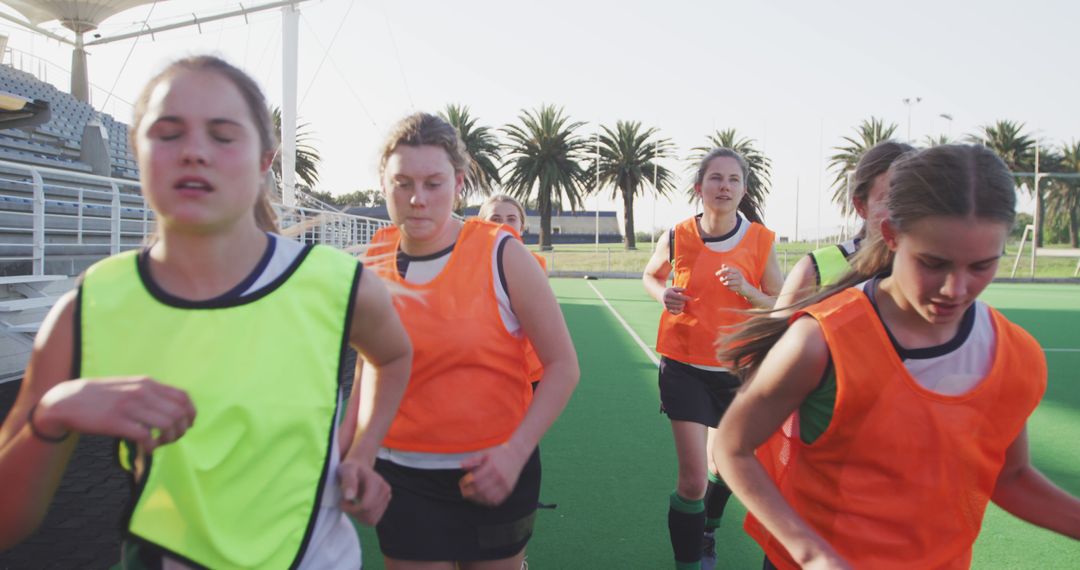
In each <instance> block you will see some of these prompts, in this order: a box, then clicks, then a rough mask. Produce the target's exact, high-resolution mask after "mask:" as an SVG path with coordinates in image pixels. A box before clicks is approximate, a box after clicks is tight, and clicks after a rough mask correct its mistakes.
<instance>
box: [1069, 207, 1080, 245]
mask: <svg viewBox="0 0 1080 570" xmlns="http://www.w3.org/2000/svg"><path fill="white" fill-rule="evenodd" d="M1078 217H1080V216H1077V211H1076V210H1069V247H1072V248H1076V247H1080V244H1078V243H1077V242H1078V239H1080V236H1077V230H1078V229H1080V227H1078V226H1080V219H1077V218H1078Z"/></svg>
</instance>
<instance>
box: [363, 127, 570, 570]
mask: <svg viewBox="0 0 1080 570" xmlns="http://www.w3.org/2000/svg"><path fill="white" fill-rule="evenodd" d="M468 164H469V157H468V154H467V153H466V152H465V149H464V145H463V144H462V142H461V140H460V138H459V137H458V134H457V131H455V130H454V128H453V127H452V126H451V125H449V124H448V123H446V122H445V121H443V120H442V119H440V118H438V117H436V116H434V115H430V114H426V113H417V114H415V115H411V116H409V117H406V118H405V119H403V120H402V121H400V122H399V123H398V124H397V125H395V126H394V129H393V131H392V132H391V135H390V137H389V139H388V140H387V142H386V145H385V146H384V151H383V155H382V161H381V163H380V174H381V178H382V186H383V191H384V192H385V193H386V198H387V199H386V203H387V208H388V209H389V211H390V218H391V220H392V221H393V222H394V226H393V227H390V228H385V229H383V230H380V231H379V233H378V234H377V235H376V236H375V237H374V238H373V240H372V246H371V247H370V248H369V249H368V253H369V255H370V256H371V257H369V259H371V260H374V261H375V262H374V263H373V266H374V267H377V269H378V271H379V272H380V274H381V275H383V276H384V278H385V279H387V280H392V281H393V282H394V283H396V284H397V285H398V286H401V287H404V288H406V289H408V290H409V291H411V292H412V293H413V294H412V295H401V296H399V297H398V299H397V303H396V305H397V309H398V314H399V315H400V316H401V320H402V322H403V323H404V324H405V328H406V330H408V332H409V337H410V339H411V340H412V343H413V347H414V349H415V351H416V352H415V358H414V361H413V369H412V373H411V375H410V378H409V387H408V389H407V390H406V392H405V397H404V399H403V400H402V404H401V409H400V410H399V412H398V415H397V417H396V418H395V419H394V423H393V425H392V426H391V427H390V431H389V432H388V433H387V437H386V439H385V441H384V442H383V449H382V450H380V452H379V461H378V462H377V463H376V468H377V469H378V471H379V473H381V474H382V475H383V476H384V477H386V480H387V481H389V482H390V485H391V487H392V488H393V498H392V499H391V501H390V506H389V507H388V509H387V512H386V516H385V517H383V519H382V521H380V522H379V525H378V526H377V527H376V529H377V530H378V533H379V545H380V547H381V548H382V552H383V555H384V556H385V558H386V565H387V568H390V569H391V570H400V569H408V570H412V569H417V570H421V569H422V570H451V569H453V568H463V569H466V570H480V569H483V570H518V569H519V568H520V567H521V563H522V558H523V552H524V548H525V545H526V543H527V542H528V541H529V538H530V537H531V535H532V529H533V520H534V517H535V510H536V504H537V499H538V497H539V491H540V459H539V454H538V453H537V451H536V448H537V445H538V443H539V442H540V438H541V436H543V434H544V432H545V431H547V429H548V428H549V427H550V426H551V424H552V423H553V422H554V421H555V419H556V418H557V417H558V415H559V414H560V413H561V412H562V409H563V408H564V407H565V406H566V403H567V401H568V400H569V398H570V394H571V392H572V391H573V389H574V386H575V385H576V383H577V380H578V365H577V355H576V354H575V352H574V347H573V345H572V344H571V342H570V335H569V333H568V332H567V330H566V323H565V322H564V320H563V318H562V312H561V311H560V310H559V305H558V303H557V302H556V300H555V296H554V294H553V293H552V292H551V288H550V287H549V286H548V283H547V279H546V278H545V276H544V273H543V271H542V269H541V268H540V266H539V265H538V264H537V263H536V261H535V260H534V259H533V257H532V256H531V255H530V254H529V251H528V250H527V249H526V248H525V246H524V245H523V244H522V243H521V242H520V241H519V240H517V239H515V237H514V235H513V234H512V233H511V232H510V231H507V230H506V229H505V228H504V227H503V226H502V225H498V224H493V223H490V222H486V221H483V220H475V219H474V220H469V221H466V222H460V221H458V220H456V219H454V218H453V217H452V216H451V214H452V213H453V204H454V201H455V199H456V198H457V197H458V195H459V193H460V192H461V188H462V184H463V181H464V176H465V172H466V171H467V169H468ZM524 339H529V340H530V341H531V342H532V344H533V346H535V347H536V353H537V355H538V356H539V358H540V363H541V364H542V365H543V370H544V376H543V380H542V381H541V382H540V383H539V387H538V388H537V389H536V393H535V396H534V395H533V391H532V389H531V387H530V385H529V381H528V377H527V375H526V371H525V367H524V366H523V363H524V359H523V354H524V353H523V347H522V343H523V342H524Z"/></svg>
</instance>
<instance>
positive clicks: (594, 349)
mask: <svg viewBox="0 0 1080 570" xmlns="http://www.w3.org/2000/svg"><path fill="white" fill-rule="evenodd" d="M551 284H552V288H553V289H554V290H555V293H556V295H558V298H559V302H560V304H561V306H562V310H563V314H564V315H565V317H566V322H567V325H568V326H569V328H570V333H571V335H572V337H573V340H574V346H575V347H576V348H577V351H578V360H579V362H580V364H581V383H580V384H579V386H578V389H577V391H576V392H575V394H574V397H573V399H572V400H571V402H570V404H569V405H568V406H567V408H566V411H565V412H564V413H563V415H562V416H561V417H560V418H559V420H558V421H557V422H556V423H555V425H554V426H553V427H552V429H551V430H550V431H549V432H548V434H547V436H546V437H545V438H544V440H543V443H542V445H541V452H542V457H543V471H544V474H543V477H544V480H543V490H542V492H541V501H542V502H544V503H554V504H557V505H558V506H557V508H554V509H550V510H549V509H544V510H540V511H539V512H538V514H537V522H536V532H535V534H534V536H533V540H532V542H531V543H530V544H529V547H528V556H529V558H528V560H529V566H530V570H547V569H554V568H559V569H578V568H620V569H643V570H651V569H665V568H672V567H674V564H673V562H672V556H671V547H670V544H669V542H668V535H667V509H668V495H669V494H670V493H671V491H672V489H673V488H674V485H675V475H676V470H675V452H674V446H673V443H672V437H671V430H670V424H669V422H668V421H667V419H666V417H665V416H663V415H661V414H660V413H659V396H658V390H657V385H656V366H655V364H654V363H653V361H652V359H651V358H650V357H649V355H648V354H647V353H646V351H645V349H643V348H642V347H641V346H640V345H639V344H638V342H637V341H636V340H635V339H634V338H633V337H632V336H631V334H630V332H629V331H628V330H627V328H626V327H629V329H630V330H632V331H634V332H635V333H636V334H637V335H638V337H639V338H640V339H641V341H642V342H643V343H644V344H645V345H647V346H648V348H649V349H650V350H651V349H652V347H653V345H654V343H655V339H656V325H657V320H658V318H659V316H660V307H659V305H658V304H657V303H656V302H655V301H653V300H652V299H650V298H649V297H648V296H647V295H646V294H645V292H644V290H643V288H642V285H641V282H640V281H638V280H599V281H585V280H580V279H577V280H575V279H553V280H552V281H551ZM603 299H606V300H607V302H608V303H610V305H611V307H610V308H609V307H608V306H607V305H605V303H604V300H603ZM983 299H984V300H985V301H987V302H988V303H990V304H991V305H993V306H995V307H997V308H998V309H999V310H1001V311H1002V312H1003V313H1005V315H1006V316H1007V317H1008V318H1010V319H1011V320H1013V321H1014V322H1016V323H1018V324H1020V325H1021V326H1023V327H1024V328H1025V329H1027V330H1028V331H1029V332H1031V333H1032V334H1033V335H1034V336H1035V338H1036V339H1038V340H1039V342H1040V344H1042V346H1043V347H1044V348H1045V349H1047V352H1046V358H1047V362H1048V364H1049V370H1050V380H1049V387H1048V389H1047V392H1046V396H1045V397H1044V399H1043V402H1042V404H1041V405H1040V406H1039V408H1038V410H1036V412H1035V414H1034V415H1033V416H1032V417H1031V420H1030V421H1029V423H1028V430H1029V436H1030V440H1031V453H1032V460H1033V463H1034V464H1035V465H1036V466H1037V467H1038V468H1039V469H1040V470H1041V471H1042V472H1043V473H1044V474H1046V475H1047V476H1048V477H1049V478H1050V479H1051V480H1053V481H1054V482H1055V483H1057V484H1058V485H1060V486H1062V487H1063V488H1065V489H1066V490H1068V491H1069V492H1071V493H1073V494H1074V495H1080V286H1077V285H1043V284H1039V285H1028V284H996V285H993V286H991V287H990V289H988V290H987V291H986V292H985V293H984V295H983ZM616 312H617V313H618V315H620V316H621V317H622V319H623V320H624V321H625V323H626V326H624V325H623V324H622V323H621V322H620V321H619V319H618V318H617V317H616V314H615V313H616ZM745 513H746V511H745V509H743V508H742V506H741V505H740V504H738V501H736V500H734V499H733V500H732V501H731V503H730V504H729V505H728V508H727V511H726V512H725V514H724V520H723V524H722V526H721V528H720V529H719V531H718V539H717V546H718V554H719V558H720V564H719V565H718V568H738V569H741V568H747V569H757V568H760V567H761V560H762V555H761V551H760V549H758V547H757V545H756V544H755V543H754V542H753V541H752V540H751V539H750V538H749V537H747V536H746V534H745V533H744V532H743V530H742V521H743V518H744V516H745ZM361 536H362V541H363V545H364V550H365V557H364V558H365V560H364V562H365V564H364V567H365V568H368V569H379V568H383V564H382V560H381V557H380V555H379V553H378V543H377V541H376V540H375V536H374V533H373V532H372V531H371V530H370V529H364V530H362V531H361ZM973 568H1010V569H1013V568H1017V569H1028V568H1030V569H1036V568H1038V569H1044V568H1080V542H1077V541H1073V540H1070V539H1066V538H1063V537H1059V536H1057V535H1054V534H1052V533H1050V532H1049V531H1045V530H1042V529H1038V528H1035V527H1033V526H1031V525H1029V524H1027V523H1024V522H1022V521H1020V520H1018V519H1015V518H1013V517H1012V516H1011V515H1009V514H1007V513H1005V512H1003V511H1001V510H1000V509H998V508H997V507H995V506H993V505H991V506H990V508H989V510H988V512H987V515H986V518H985V520H984V523H983V529H982V534H981V535H980V537H979V540H978V542H977V543H976V546H975V556H974V563H973Z"/></svg>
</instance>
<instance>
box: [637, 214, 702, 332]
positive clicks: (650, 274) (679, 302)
mask: <svg viewBox="0 0 1080 570" xmlns="http://www.w3.org/2000/svg"><path fill="white" fill-rule="evenodd" d="M670 257H671V246H670V245H669V244H668V240H667V236H666V234H665V236H664V237H662V238H661V239H658V240H656V249H654V250H653V254H652V257H651V258H649V263H648V264H646V265H645V271H644V273H642V275H641V282H642V283H643V284H644V285H645V292H647V293H648V294H649V296H650V297H652V298H653V299H656V301H657V302H658V303H660V304H661V305H663V306H664V308H665V309H667V310H668V312H670V313H671V314H673V315H677V314H679V313H681V312H682V311H683V308H684V307H686V302H687V301H689V300H690V297H689V296H687V295H683V291H685V289H683V288H682V287H668V286H667V280H668V276H669V275H671V262H670V261H669V258H670Z"/></svg>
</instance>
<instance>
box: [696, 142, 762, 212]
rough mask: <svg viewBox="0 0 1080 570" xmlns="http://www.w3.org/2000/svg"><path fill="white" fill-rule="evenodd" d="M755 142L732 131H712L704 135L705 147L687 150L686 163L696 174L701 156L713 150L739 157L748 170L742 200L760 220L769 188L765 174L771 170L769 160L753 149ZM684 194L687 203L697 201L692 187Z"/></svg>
mask: <svg viewBox="0 0 1080 570" xmlns="http://www.w3.org/2000/svg"><path fill="white" fill-rule="evenodd" d="M756 142H757V141H755V140H754V139H751V138H748V137H744V136H740V135H739V133H738V132H737V131H736V130H735V129H726V130H723V131H716V132H715V133H713V134H711V135H709V136H708V138H707V139H706V146H698V147H694V148H693V149H691V153H690V157H689V159H688V160H689V161H690V166H689V169H690V170H692V171H696V170H697V168H698V165H699V164H701V161H702V160H703V159H704V158H705V155H707V154H709V152H710V151H712V150H713V149H715V148H718V147H724V148H730V149H731V150H733V151H735V152H737V153H739V154H741V155H742V156H743V158H744V159H746V166H747V169H748V170H749V173H748V174H747V176H746V196H747V198H746V199H747V200H748V201H749V203H750V207H751V209H753V211H754V212H757V214H758V218H761V211H762V206H763V205H764V204H765V196H767V195H768V194H769V190H771V186H772V181H771V180H770V172H769V171H770V170H771V169H772V161H770V160H769V159H768V157H766V156H765V154H764V153H762V152H761V151H759V150H758V149H757V147H756V146H754V145H755V144H756ZM687 191H688V192H689V193H690V199H691V201H693V200H694V199H696V198H697V195H696V194H694V188H693V187H692V186H691V187H690V188H689V189H688V190H687Z"/></svg>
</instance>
